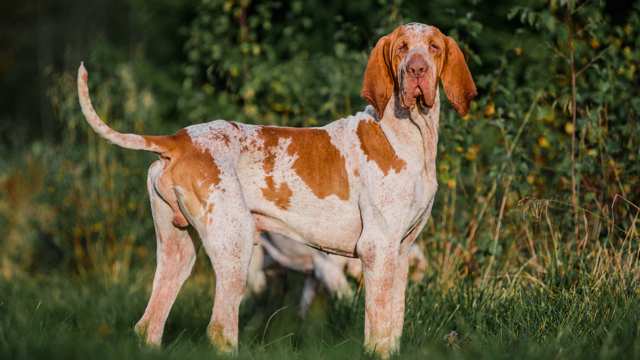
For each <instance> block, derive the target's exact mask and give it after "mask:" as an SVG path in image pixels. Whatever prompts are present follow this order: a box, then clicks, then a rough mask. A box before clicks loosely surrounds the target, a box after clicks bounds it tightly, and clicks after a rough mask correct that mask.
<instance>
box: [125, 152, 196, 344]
mask: <svg viewBox="0 0 640 360" xmlns="http://www.w3.org/2000/svg"><path fill="white" fill-rule="evenodd" d="M162 167H163V164H162V162H161V161H156V162H155V163H153V164H152V165H151V167H150V168H149V175H148V178H147V188H148V190H149V198H150V201H151V212H152V215H153V223H154V226H155V231H156V242H157V249H156V257H157V260H156V261H157V264H156V273H155V276H154V279H153V288H152V290H151V297H150V298H149V303H148V304H147V308H146V309H145V311H144V315H142V318H141V319H140V320H139V321H138V323H137V324H136V326H135V331H136V333H138V334H139V335H140V336H141V337H142V338H143V339H144V340H145V342H146V343H148V344H151V345H158V346H159V345H160V344H161V342H162V333H163V331H164V324H165V322H166V320H167V317H168V316H169V312H170V310H171V307H172V306H173V303H174V301H175V299H176V296H177V295H178V292H179V291H180V288H181V287H182V284H183V283H184V281H185V280H186V279H187V278H188V277H189V274H190V273H191V269H192V268H193V264H194V262H195V258H196V253H195V249H194V246H193V241H192V240H191V237H190V236H189V233H188V232H187V230H186V229H181V228H178V227H176V226H174V225H173V224H172V219H173V218H174V210H173V209H172V208H171V207H170V206H169V205H168V204H167V203H166V202H165V201H164V200H163V199H162V198H161V197H160V195H159V194H158V192H157V190H156V181H157V180H158V178H159V176H161V174H162Z"/></svg>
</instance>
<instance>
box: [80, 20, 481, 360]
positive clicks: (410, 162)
mask: <svg viewBox="0 0 640 360" xmlns="http://www.w3.org/2000/svg"><path fill="white" fill-rule="evenodd" d="M439 81H440V82H442V85H443V88H444V92H445V93H446V95H447V98H448V99H449V101H450V102H451V104H452V105H453V107H454V108H455V109H456V110H457V112H458V113H460V114H466V113H467V111H468V109H469V104H470V101H471V99H472V98H473V97H474V96H475V95H476V87H475V84H474V82H473V79H472V77H471V74H470V72H469V69H468V68H467V65H466V63H465V59H464V56H463V54H462V52H461V51H460V48H459V47H458V45H457V44H456V42H455V41H454V40H453V39H452V38H450V37H448V36H445V35H443V34H442V33H441V32H440V31H439V30H438V29H437V28H435V27H432V26H427V25H423V24H416V23H411V24H407V25H403V26H400V27H398V28H396V29H395V30H394V31H393V32H392V33H390V34H389V35H386V36H384V37H382V38H381V39H380V40H379V41H378V43H377V44H376V46H375V47H374V49H373V50H372V52H371V55H370V57H369V61H368V64H367V67H366V70H365V74H364V82H363V86H362V96H363V97H364V98H365V99H366V100H367V101H368V102H369V103H370V104H371V105H372V106H373V108H374V109H375V115H372V114H370V113H367V112H362V113H358V114H356V115H354V116H349V117H347V118H344V119H340V120H337V121H334V122H332V123H330V124H328V125H326V126H324V127H319V128H286V127H272V126H259V125H247V124H240V123H236V122H231V121H223V120H217V121H212V122H208V123H204V124H199V125H193V126H189V127H187V128H184V129H182V130H180V131H178V132H177V133H176V134H175V135H168V136H147V135H137V134H124V133H120V132H117V131H115V130H113V129H111V128H110V127H109V126H107V125H106V124H105V123H104V122H103V121H102V120H101V119H100V117H99V116H98V115H97V114H96V112H95V110H94V109H93V106H92V105H91V101H90V98H89V90H88V86H87V82H88V75H87V72H86V70H85V68H84V66H82V65H81V66H80V68H79V70H78V92H79V98H80V105H81V106H82V112H83V113H84V116H85V118H86V120H87V122H88V123H89V125H91V127H92V128H93V129H94V130H95V131H96V132H97V133H98V134H99V135H100V136H101V137H103V138H105V139H107V140H109V141H111V142H112V143H114V144H116V145H118V146H121V147H124V148H127V149H134V150H146V151H152V152H155V153H157V154H158V155H159V157H160V158H159V160H157V161H155V162H154V163H153V164H152V165H151V166H150V168H149V176H148V181H147V188H148V190H149V196H150V199H151V209H152V214H153V219H154V224H155V229H156V236H157V257H158V258H157V268H156V273H155V277H154V280H153V289H152V292H151V297H150V299H149V303H148V305H147V308H146V310H145V312H144V315H143V316H142V318H141V319H140V320H139V321H138V323H137V325H136V330H137V331H138V333H140V334H141V335H142V336H143V337H144V338H145V340H146V341H147V342H148V343H150V344H160V343H161V339H162V332H163V328H164V324H165V321H166V319H167V316H168V314H169V310H170V309H171V306H172V305H173V303H174V300H175V298H176V295H177V294H178V291H179V290H180V287H181V285H182V283H183V282H184V281H185V279H186V278H187V277H188V276H189V273H190V272H191V268H192V265H193V263H194V258H195V251H194V245H193V241H192V239H191V238H190V236H189V233H188V232H187V230H186V229H185V228H186V227H187V226H192V227H193V228H194V229H195V230H196V231H197V233H198V234H199V236H200V238H201V239H202V243H203V246H204V248H205V250H206V253H207V255H208V256H209V258H210V260H211V262H212V264H213V268H214V270H215V274H216V280H217V281H216V289H215V297H214V305H213V312H212V315H211V320H210V323H209V325H208V328H207V332H208V335H209V338H210V339H211V341H212V342H213V344H215V345H216V346H217V348H218V349H220V350H221V351H233V350H234V349H236V347H237V343H238V310H239V305H240V301H241V299H242V297H243V294H244V291H245V286H246V278H247V271H248V269H249V263H250V259H251V251H252V248H253V244H254V242H256V241H257V240H256V239H257V234H258V233H259V232H262V231H268V232H272V233H279V234H283V235H285V236H287V237H289V238H291V239H293V240H295V241H299V242H302V243H305V244H307V245H309V246H312V247H315V248H317V249H319V250H323V251H325V252H328V253H333V254H338V255H342V256H348V257H358V258H360V260H361V261H362V266H363V272H364V286H365V327H364V342H365V347H366V349H368V350H370V351H374V352H376V353H378V354H379V355H380V356H382V357H386V356H388V355H389V354H390V353H392V352H393V351H395V350H397V349H398V347H399V339H400V337H401V335H402V326H403V322H404V304H405V288H406V283H407V271H408V253H409V249H410V247H411V244H413V241H414V240H415V238H416V237H417V236H418V235H419V234H420V231H421V230H422V228H423V227H424V225H425V223H426V221H427V219H428V218H429V215H430V213H431V207H432V205H433V200H434V196H435V193H436V189H437V187H438V184H437V179H436V150H437V143H438V121H439V114H440V100H439V99H440V96H439V87H438V82H439Z"/></svg>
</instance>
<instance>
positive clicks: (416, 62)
mask: <svg viewBox="0 0 640 360" xmlns="http://www.w3.org/2000/svg"><path fill="white" fill-rule="evenodd" d="M427 67H428V65H427V62H426V61H425V60H424V57H422V56H420V55H413V56H412V57H411V58H410V59H409V62H408V63H407V71H408V72H409V75H411V76H413V77H422V75H424V73H425V72H427Z"/></svg>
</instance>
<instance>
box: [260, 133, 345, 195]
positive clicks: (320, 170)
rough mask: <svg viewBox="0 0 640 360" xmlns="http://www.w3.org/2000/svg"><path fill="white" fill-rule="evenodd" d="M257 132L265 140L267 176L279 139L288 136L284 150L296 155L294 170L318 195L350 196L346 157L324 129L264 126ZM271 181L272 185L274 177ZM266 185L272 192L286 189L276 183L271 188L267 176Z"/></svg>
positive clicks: (271, 169) (270, 169)
mask: <svg viewBox="0 0 640 360" xmlns="http://www.w3.org/2000/svg"><path fill="white" fill-rule="evenodd" d="M258 136H259V137H260V138H261V139H262V141H263V144H264V145H263V146H264V151H265V159H264V164H263V166H264V171H265V173H266V174H267V176H270V175H269V174H271V173H272V172H273V168H274V166H275V160H276V153H275V149H276V147H277V146H278V141H279V140H280V139H290V140H291V143H290V144H289V147H288V148H287V154H288V155H290V156H295V157H296V160H295V162H294V163H293V170H294V171H295V172H296V174H298V176H299V177H300V179H302V181H303V182H304V183H305V184H307V186H309V188H310V189H311V191H312V192H313V193H314V194H315V195H316V196H317V197H318V198H320V199H324V198H326V197H327V196H329V195H336V196H337V197H338V198H340V199H342V200H347V199H349V178H348V176H347V170H346V165H345V159H344V156H342V154H341V153H340V151H339V150H338V148H336V147H335V146H334V145H333V144H332V143H331V137H330V136H329V133H328V132H327V131H326V130H323V129H298V128H278V127H263V128H261V129H260V133H259V135H258ZM271 183H272V185H275V184H273V181H271ZM287 188H288V186H287ZM267 189H270V190H269V191H272V192H281V193H286V191H283V189H282V185H280V190H279V191H276V190H277V189H275V186H274V187H272V188H271V187H270V186H269V180H268V177H267ZM263 191H264V189H263ZM289 191H290V189H289ZM289 196H290V195H289Z"/></svg>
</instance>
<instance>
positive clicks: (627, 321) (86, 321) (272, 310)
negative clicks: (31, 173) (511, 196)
mask: <svg viewBox="0 0 640 360" xmlns="http://www.w3.org/2000/svg"><path fill="white" fill-rule="evenodd" d="M151 277H152V274H151V273H150V272H147V271H142V272H140V273H137V274H134V275H130V276H128V277H127V278H126V279H120V280H118V281H114V280H113V279H107V278H68V277H66V276H61V275H54V276H47V277H41V278H33V277H29V278H14V279H13V280H11V281H6V280H3V281H2V282H1V283H0V358H4V359H38V358H47V359H54V358H55V359H58V358H59V359H72V358H82V359H86V358H90V359H115V358H120V359H125V358H132V359H140V358H154V359H155V358H167V359H199V358H214V355H215V350H214V349H213V348H212V347H211V346H210V345H209V344H208V342H207V338H206V336H205V328H206V325H207V322H208V318H209V314H210V310H211V301H212V298H211V296H210V295H211V293H212V285H213V284H212V283H213V279H212V278H211V277H209V275H208V271H207V269H203V266H201V267H200V269H197V270H196V274H195V276H193V277H192V278H191V279H190V280H189V281H188V282H187V284H186V285H185V288H184V289H183V291H182V292H181V294H180V296H179V297H178V300H177V302H176V304H175V306H174V308H173V311H172V313H171V316H170V317H169V320H168V322H167V327H166V331H165V337H164V346H163V348H162V349H151V348H147V347H145V346H144V345H142V344H141V342H139V340H138V339H137V338H136V336H135V334H134V332H133V330H132V328H133V324H134V323H135V321H136V320H137V319H138V317H139V316H140V315H141V314H142V311H143V310H144V306H145V304H146V300H147V296H148V292H149V286H150V282H151ZM591 280H592V279H590V278H589V277H588V276H585V277H584V278H583V279H580V280H579V281H578V283H577V284H575V285H574V286H571V287H562V286H559V287H555V288H552V287H548V286H546V285H542V284H540V286H527V285H523V284H524V283H523V284H516V285H514V284H513V283H512V286H508V285H507V284H508V282H495V283H488V284H486V285H485V286H484V287H483V288H480V287H478V286H477V285H474V284H472V283H469V282H465V281H461V282H460V283H457V284H455V286H453V287H451V288H448V289H447V290H443V289H442V288H441V287H439V286H436V285H434V284H435V283H436V281H435V279H432V281H425V282H424V283H422V284H418V285H415V284H414V285H412V286H411V287H410V289H409V296H408V308H407V309H408V310H407V320H406V323H405V328H404V336H403V340H402V352H401V353H400V354H399V355H400V356H399V358H403V359H404V358H415V359H422V358H425V357H428V358H432V359H433V358H468V359H478V358H485V359H498V358H505V359H506V358H520V359H522V358H589V359H593V358H599V359H615V358H623V357H624V358H638V357H640V338H639V336H638V335H639V331H640V328H639V326H640V322H639V320H640V311H639V310H640V293H639V292H638V290H637V289H635V288H633V287H629V288H624V286H620V285H621V283H620V282H618V281H616V280H615V279H613V278H612V279H604V280H603V281H602V282H600V283H599V284H595V283H593V282H592V281H591ZM301 283H302V277H301V276H299V275H295V274H289V275H287V276H285V277H280V278H279V279H277V281H272V282H271V285H270V289H269V291H268V293H267V294H265V295H264V296H262V297H260V298H254V299H249V300H246V301H245V302H244V303H243V306H242V311H241V340H240V351H239V357H240V358H247V359H271V358H287V359H289V358H297V359H309V358H324V359H334V358H336V359H354V358H366V357H367V355H366V354H364V353H363V352H362V350H361V345H360V344H361V342H362V326H363V299H362V293H359V294H358V295H357V297H356V299H355V300H354V301H353V302H350V303H340V304H338V303H335V302H333V301H331V300H330V299H328V298H327V297H324V296H323V297H320V298H318V299H317V300H316V301H315V302H314V304H313V306H312V309H311V312H310V315H309V317H308V319H307V320H306V321H304V322H303V321H299V320H298V318H297V315H296V310H297V309H296V301H297V299H298V295H299V293H300V287H301Z"/></svg>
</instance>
